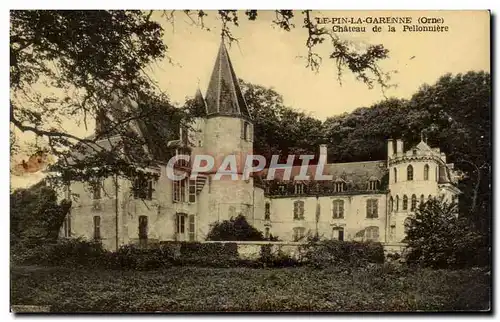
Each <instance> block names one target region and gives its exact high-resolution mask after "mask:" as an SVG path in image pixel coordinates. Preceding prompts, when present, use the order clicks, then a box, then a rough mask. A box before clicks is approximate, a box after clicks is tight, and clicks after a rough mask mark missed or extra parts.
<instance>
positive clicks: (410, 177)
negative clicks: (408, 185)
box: [406, 164, 413, 181]
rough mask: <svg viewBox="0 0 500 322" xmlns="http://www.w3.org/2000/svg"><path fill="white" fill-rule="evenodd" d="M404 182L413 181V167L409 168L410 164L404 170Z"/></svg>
mask: <svg viewBox="0 0 500 322" xmlns="http://www.w3.org/2000/svg"><path fill="white" fill-rule="evenodd" d="M406 180H408V181H411V180H413V167H412V166H411V164H410V165H409V166H408V168H406Z"/></svg>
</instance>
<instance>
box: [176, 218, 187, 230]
mask: <svg viewBox="0 0 500 322" xmlns="http://www.w3.org/2000/svg"><path fill="white" fill-rule="evenodd" d="M176 221H177V223H176V232H177V234H184V233H185V232H186V214H182V213H178V214H177V216H176Z"/></svg>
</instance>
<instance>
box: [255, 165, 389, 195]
mask: <svg viewBox="0 0 500 322" xmlns="http://www.w3.org/2000/svg"><path fill="white" fill-rule="evenodd" d="M316 168H317V166H316V165H310V166H308V167H307V175H309V176H310V178H309V180H306V181H313V180H314V179H315V176H316ZM300 169H301V167H300V166H293V167H292V172H291V176H290V179H291V180H293V178H294V177H295V176H298V175H299V173H300ZM268 172H269V169H264V170H263V171H261V172H260V173H259V174H258V176H260V177H261V178H263V179H264V180H265V178H266V177H267V174H268ZM284 173H285V168H284V167H280V168H276V172H275V174H274V179H275V181H278V182H279V181H283V175H284ZM322 174H323V175H332V176H333V178H332V180H331V181H329V180H328V181H319V182H320V183H321V184H322V185H323V186H329V185H333V183H335V182H345V183H346V188H347V190H367V188H368V183H369V181H370V180H374V179H376V180H378V181H380V182H382V181H383V180H384V177H385V176H386V175H387V166H386V161H366V162H346V163H330V164H325V166H324V169H323V172H322Z"/></svg>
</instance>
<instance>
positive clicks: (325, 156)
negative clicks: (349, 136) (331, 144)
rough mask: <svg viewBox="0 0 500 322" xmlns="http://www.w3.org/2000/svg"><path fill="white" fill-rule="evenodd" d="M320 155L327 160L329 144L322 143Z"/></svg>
mask: <svg viewBox="0 0 500 322" xmlns="http://www.w3.org/2000/svg"><path fill="white" fill-rule="evenodd" d="M319 156H320V158H324V160H325V161H326V160H327V145H326V144H320V145H319Z"/></svg>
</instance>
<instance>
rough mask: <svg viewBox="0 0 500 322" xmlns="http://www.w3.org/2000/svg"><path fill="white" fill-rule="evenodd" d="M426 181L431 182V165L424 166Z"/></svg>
mask: <svg viewBox="0 0 500 322" xmlns="http://www.w3.org/2000/svg"><path fill="white" fill-rule="evenodd" d="M424 180H429V165H427V164H426V165H425V166H424Z"/></svg>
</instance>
